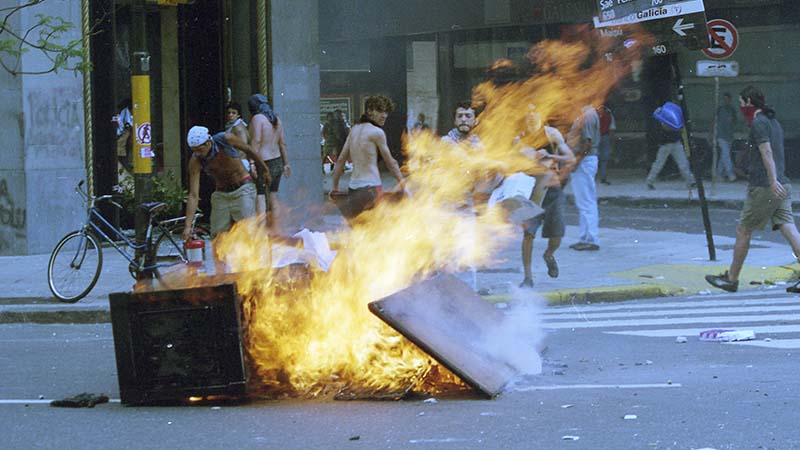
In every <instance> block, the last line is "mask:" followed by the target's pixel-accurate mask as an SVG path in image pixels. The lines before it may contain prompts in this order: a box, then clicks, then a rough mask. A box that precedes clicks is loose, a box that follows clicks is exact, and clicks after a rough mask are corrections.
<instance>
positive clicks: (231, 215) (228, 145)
mask: <svg viewBox="0 0 800 450" xmlns="http://www.w3.org/2000/svg"><path fill="white" fill-rule="evenodd" d="M186 143H187V144H189V147H190V148H191V150H192V156H191V158H190V159H189V198H188V200H187V202H186V224H185V226H184V227H183V239H184V240H188V239H189V238H190V237H191V233H192V218H193V217H194V213H195V212H196V211H197V202H198V201H199V199H200V170H203V171H205V172H206V173H207V174H208V175H209V176H211V178H212V179H213V180H214V193H213V194H211V236H212V237H215V236H216V235H217V234H219V233H220V232H223V231H227V230H228V229H229V228H230V227H231V225H233V223H234V222H236V221H238V220H242V219H244V218H247V217H251V216H255V215H256V187H255V185H254V184H253V179H252V177H251V176H250V174H249V173H247V171H246V170H245V168H244V166H243V165H242V162H241V160H240V159H239V153H238V151H237V149H239V150H241V151H243V152H244V153H245V154H246V155H247V158H248V159H250V160H252V161H255V163H256V165H257V166H259V167H260V168H261V170H263V171H264V174H265V175H264V176H265V177H266V182H267V183H269V182H270V181H271V178H270V175H269V170H268V169H267V167H266V165H265V164H264V162H263V161H262V160H261V158H259V157H258V155H256V154H255V153H254V152H253V150H252V149H251V148H250V146H249V145H247V143H246V142H245V141H243V140H242V139H241V138H240V137H238V136H236V135H235V134H233V133H225V132H222V133H217V134H215V135H213V136H212V135H211V134H209V132H208V128H206V127H201V126H194V127H192V128H191V129H190V130H189V134H188V135H187V136H186Z"/></svg>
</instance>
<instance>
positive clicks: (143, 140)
mask: <svg viewBox="0 0 800 450" xmlns="http://www.w3.org/2000/svg"><path fill="white" fill-rule="evenodd" d="M132 10H133V11H132V13H133V14H132V20H131V44H132V49H133V52H132V58H133V59H132V61H131V100H132V103H133V111H131V112H132V113H133V129H132V130H131V132H132V133H133V153H134V154H133V179H134V199H135V204H136V205H137V207H136V212H135V215H134V220H135V224H136V242H137V244H142V243H143V242H144V240H145V233H146V231H147V225H148V224H147V220H148V216H147V213H146V212H145V211H143V210H142V209H141V208H139V207H138V205H141V204H142V203H146V202H149V201H150V198H151V196H152V172H153V158H152V156H153V151H152V146H151V145H152V136H153V131H152V128H151V125H150V53H149V52H148V51H147V20H146V19H147V17H146V14H145V0H139V1H137V2H135V3H134V5H133V8H132ZM145 256H147V255H145ZM136 260H137V261H142V252H141V251H140V250H137V251H136Z"/></svg>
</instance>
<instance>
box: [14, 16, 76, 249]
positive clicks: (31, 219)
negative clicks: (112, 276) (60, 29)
mask: <svg viewBox="0 0 800 450" xmlns="http://www.w3.org/2000/svg"><path fill="white" fill-rule="evenodd" d="M36 14H45V15H50V16H57V17H62V18H64V19H65V20H67V21H70V22H72V23H73V24H77V25H76V28H75V29H73V30H72V31H71V32H70V33H68V34H67V35H66V36H65V41H66V40H73V39H80V37H81V32H80V24H81V2H80V1H67V2H54V3H50V2H48V3H47V5H46V6H35V7H29V8H25V9H24V10H22V11H21V13H20V14H16V15H14V16H12V17H13V19H12V22H11V23H10V24H9V25H10V26H12V27H13V28H14V29H16V30H17V31H19V30H23V31H24V30H27V29H28V28H29V27H30V26H31V25H32V24H33V23H35V22H34V21H35V20H36V17H35V15H36ZM50 64H51V62H50V61H49V60H48V59H47V58H45V57H44V56H42V55H41V54H40V53H39V52H37V51H35V50H31V51H29V52H27V53H25V54H24V55H23V57H22V59H21V65H20V67H19V70H20V71H28V72H30V71H40V70H46V69H47V68H49V67H50ZM0 100H1V101H0V136H2V137H1V138H0V141H2V142H3V151H2V152H0V255H24V254H35V253H48V252H50V251H51V250H52V249H53V247H54V246H55V244H56V242H57V241H58V240H59V239H60V238H61V237H62V236H63V235H64V234H66V233H67V232H68V231H70V230H74V229H76V228H78V227H79V226H80V224H81V220H82V218H83V217H84V212H85V207H84V203H83V201H82V200H81V199H80V197H78V195H77V194H74V193H73V188H74V187H75V186H76V185H77V183H78V181H79V180H81V179H84V178H85V176H86V166H85V164H84V150H85V145H84V131H83V130H84V121H83V117H84V115H83V82H82V78H81V76H80V75H79V76H77V77H76V76H74V74H73V73H71V72H67V71H60V72H59V73H48V74H45V75H17V76H11V75H9V74H8V73H6V72H5V71H2V70H0Z"/></svg>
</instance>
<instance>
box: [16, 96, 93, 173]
mask: <svg viewBox="0 0 800 450" xmlns="http://www.w3.org/2000/svg"><path fill="white" fill-rule="evenodd" d="M82 95H83V94H82V92H81V90H80V88H78V87H56V88H43V89H36V90H32V91H30V92H29V93H28V94H27V97H26V100H27V102H28V109H27V111H28V115H27V116H26V117H25V127H26V143H27V144H28V145H30V146H31V147H32V149H33V151H34V152H47V153H57V155H53V156H60V157H64V156H67V157H80V156H81V155H82V149H83V100H82V98H83V97H82ZM35 156H48V155H35Z"/></svg>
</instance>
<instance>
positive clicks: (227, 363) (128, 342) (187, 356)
mask: <svg viewBox="0 0 800 450" xmlns="http://www.w3.org/2000/svg"><path fill="white" fill-rule="evenodd" d="M109 301H110V303H111V324H112V327H113V331H114V350H115V353H116V357H117V375H118V378H119V391H120V398H121V400H122V403H123V404H129V405H133V404H165V403H167V404H168V403H191V401H192V400H197V399H214V398H225V399H231V398H243V397H244V395H245V385H246V381H247V380H246V378H247V371H246V368H245V362H244V355H243V348H242V326H241V318H240V307H239V304H240V299H239V296H238V294H237V293H236V285H235V284H222V285H218V286H206V287H197V288H189V289H179V290H166V291H152V292H139V293H130V292H128V293H113V294H111V295H110V296H109Z"/></svg>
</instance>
